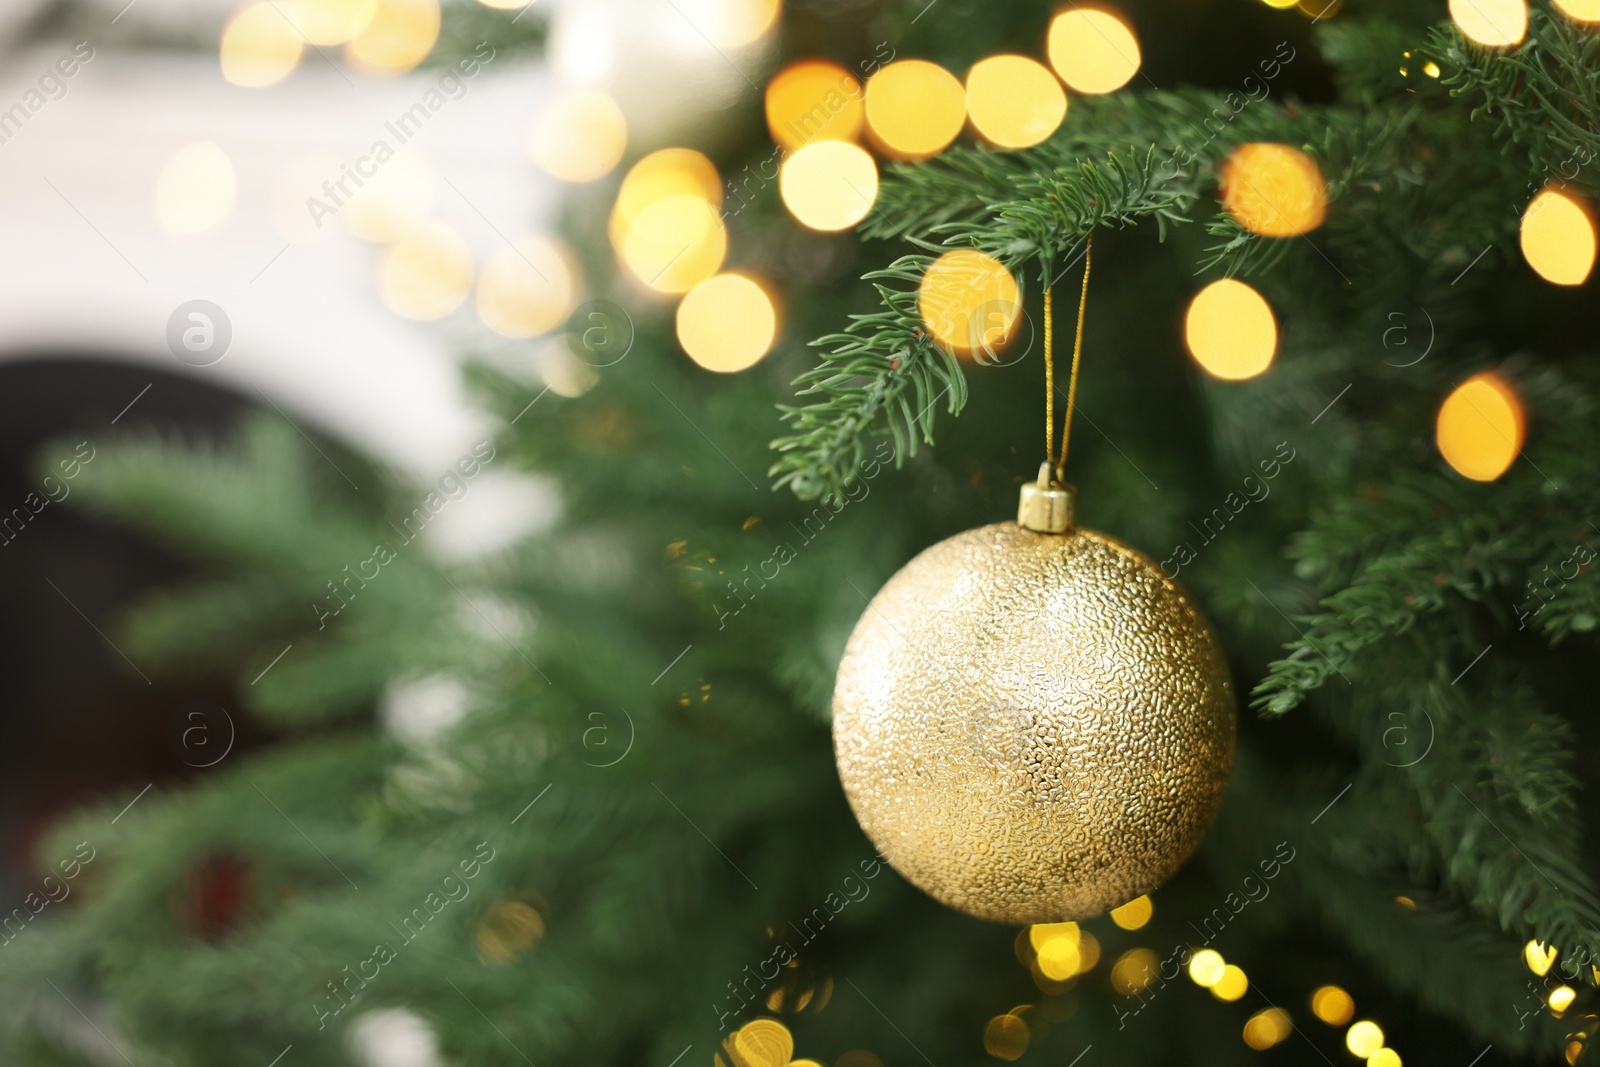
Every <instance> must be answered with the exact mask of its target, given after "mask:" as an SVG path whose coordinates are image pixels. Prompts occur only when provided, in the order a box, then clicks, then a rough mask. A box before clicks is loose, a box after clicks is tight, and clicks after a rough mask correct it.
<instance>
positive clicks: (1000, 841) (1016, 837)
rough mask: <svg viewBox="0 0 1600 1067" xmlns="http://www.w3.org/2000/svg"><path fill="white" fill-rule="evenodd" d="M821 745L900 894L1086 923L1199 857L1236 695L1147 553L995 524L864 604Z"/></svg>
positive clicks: (909, 570) (999, 915)
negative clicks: (912, 890)
mask: <svg viewBox="0 0 1600 1067" xmlns="http://www.w3.org/2000/svg"><path fill="white" fill-rule="evenodd" d="M833 739H834V752H835V755H836V756H837V758H838V761H839V776H840V778H841V779H842V780H843V782H844V788H845V793H846V795H847V796H848V797H849V799H850V805H851V807H852V808H854V809H855V813H856V818H858V819H859V820H860V821H861V826H862V828H863V829H864V830H866V832H867V836H868V837H870V838H871V839H872V841H873V843H874V844H875V845H877V846H878V849H879V851H880V852H882V853H883V855H884V857H885V858H886V859H888V860H889V862H890V863H891V864H893V865H894V867H895V869H896V870H898V871H900V873H901V874H903V875H905V876H906V878H908V879H909V880H910V881H911V882H913V883H914V884H916V885H917V886H920V887H921V888H922V889H923V890H925V891H926V892H927V893H929V894H931V895H932V896H933V897H935V898H936V899H938V900H940V901H942V902H944V903H945V904H948V905H950V906H951V907H953V908H957V909H959V910H961V911H964V912H967V913H968V914H970V915H976V916H979V917H980V918H985V919H994V920H998V921H1001V922H1009V923H1031V922H1051V921H1061V920H1066V919H1085V918H1089V917H1090V916H1094V915H1099V914H1102V913H1104V912H1105V911H1107V910H1109V909H1110V908H1113V907H1116V906H1118V905H1120V904H1123V903H1125V902H1127V901H1129V900H1131V899H1133V898H1134V897H1137V896H1139V895H1140V894H1142V893H1147V892H1149V891H1150V890H1152V889H1154V888H1156V887H1157V886H1159V885H1160V884H1161V883H1162V882H1164V881H1165V880H1166V879H1167V878H1169V877H1170V876H1171V875H1172V874H1173V872H1174V871H1176V870H1177V869H1178V867H1179V866H1180V865H1182V863H1183V861H1184V860H1186V859H1188V857H1189V855H1190V853H1192V852H1193V851H1194V849H1195V847H1196V846H1198V845H1199V843H1200V839H1201V838H1202V837H1203V836H1204V835H1205V831H1206V828H1207V827H1208V826H1209V825H1210V824H1211V820H1212V818H1213V817H1214V816H1215V815H1216V812H1217V808H1218V806H1219V805H1220V804H1221V803H1222V795H1223V793H1224V792H1225V791H1226V789H1227V784H1228V775H1229V772H1230V771H1231V770H1232V768H1233V746H1234V696H1233V686H1232V683H1231V681H1230V680H1229V677H1228V667H1227V663H1226V661H1225V660H1224V658H1223V654H1222V649H1221V647H1220V646H1219V644H1218V642H1217V638H1216V635H1215V633H1214V632H1213V631H1212V629H1211V626H1210V624H1209V623H1208V622H1207V621H1206V619H1205V617H1204V616H1203V615H1201V614H1200V612H1199V610H1198V609H1197V608H1196V607H1195V606H1194V604H1193V603H1192V602H1191V601H1190V599H1189V597H1188V594H1186V593H1185V592H1184V591H1183V589H1182V587H1180V586H1179V585H1178V584H1177V583H1175V582H1172V581H1169V580H1167V579H1165V578H1163V577H1162V575H1161V572H1160V570H1159V569H1158V568H1157V566H1156V565H1155V564H1154V563H1153V562H1151V560H1150V559H1149V558H1148V557H1146V556H1144V555H1143V554H1142V553H1139V552H1137V551H1135V550H1134V549H1132V548H1130V547H1128V546H1127V545H1124V544H1122V543H1121V542H1120V541H1117V540H1115V539H1114V538H1111V537H1107V536H1105V535H1104V534H1098V533H1095V532H1093V531H1090V530H1079V531H1078V532H1077V533H1075V534H1071V535H1052V534H1040V533H1034V532H1032V531H1030V530H1025V529H1023V528H1021V527H1020V526H1018V525H1016V524H1015V523H1009V522H1007V523H999V524H996V525H993V526H985V527H982V528H980V529H976V530H969V531H967V532H966V533H963V534H958V535H957V536H955V537H952V538H950V539H949V540H947V541H941V542H940V543H939V544H937V545H934V546H933V547H931V548H929V549H928V550H926V551H925V552H923V553H922V554H921V555H919V556H917V557H916V558H915V559H913V560H912V561H911V562H910V563H908V564H906V566H905V567H904V568H902V569H901V571H900V572H899V573H898V574H896V575H895V576H894V577H893V578H891V579H890V580H889V583H888V584H887V585H885V586H884V587H883V589H882V590H881V591H880V592H879V593H878V595H877V596H876V597H874V598H873V600H872V603H871V605H870V606H868V608H867V610H866V613H865V614H863V615H862V617H861V621H860V622H858V623H857V624H856V628H855V632H854V633H853V634H851V636H850V643H849V646H848V647H847V648H846V649H845V654H844V659H843V661H842V662H841V663H840V665H839V678H838V683H837V685H836V687H835V689H834V697H833Z"/></svg>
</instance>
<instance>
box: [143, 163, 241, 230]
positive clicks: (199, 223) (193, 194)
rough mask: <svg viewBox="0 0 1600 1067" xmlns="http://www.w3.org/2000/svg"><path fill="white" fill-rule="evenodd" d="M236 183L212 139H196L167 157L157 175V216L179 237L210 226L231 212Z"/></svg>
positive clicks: (214, 226)
mask: <svg viewBox="0 0 1600 1067" xmlns="http://www.w3.org/2000/svg"><path fill="white" fill-rule="evenodd" d="M238 188H239V183H238V179H237V178H236V177H235V175H234V171H233V163H232V161H231V160H229V159H228V154H227V153H226V152H224V151H223V150H222V149H221V148H220V147H219V146H218V145H217V143H216V142H215V141H198V142H196V143H195V144H191V145H187V146H185V147H183V148H180V149H178V150H177V151H176V152H174V153H172V155H171V156H169V157H168V158H167V162H166V164H165V165H163V166H162V168H161V173H160V175H159V176H158V177H157V178H156V217H157V218H158V219H159V220H160V222H161V228H162V229H163V230H165V231H166V232H167V233H170V234H173V235H175V236H179V237H189V236H193V235H195V234H201V233H205V232H206V231H207V230H213V229H215V228H217V227H218V226H220V225H222V223H223V222H225V221H227V219H228V216H229V215H231V214H232V213H233V202H234V198H235V196H236V194H237V193H238Z"/></svg>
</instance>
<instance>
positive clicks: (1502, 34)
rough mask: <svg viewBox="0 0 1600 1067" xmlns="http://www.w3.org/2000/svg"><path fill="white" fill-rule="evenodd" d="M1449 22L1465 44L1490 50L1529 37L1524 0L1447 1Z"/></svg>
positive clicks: (1519, 41)
mask: <svg viewBox="0 0 1600 1067" xmlns="http://www.w3.org/2000/svg"><path fill="white" fill-rule="evenodd" d="M1450 18H1451V20H1452V21H1453V22H1455V24H1456V28H1457V29H1458V30H1460V31H1461V32H1462V33H1463V34H1465V35H1466V37H1467V39H1468V40H1471V41H1476V42H1477V43H1478V44H1481V45H1485V46H1487V47H1490V48H1504V47H1509V46H1510V45H1514V44H1520V43H1522V38H1523V37H1525V36H1526V35H1527V33H1528V5H1527V3H1526V2H1525V0H1450Z"/></svg>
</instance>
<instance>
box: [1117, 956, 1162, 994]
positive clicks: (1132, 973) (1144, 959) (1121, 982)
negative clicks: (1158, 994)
mask: <svg viewBox="0 0 1600 1067" xmlns="http://www.w3.org/2000/svg"><path fill="white" fill-rule="evenodd" d="M1159 965H1160V960H1158V959H1157V958H1156V954H1155V953H1154V952H1151V951H1150V950H1149V949H1147V948H1131V949H1129V950H1128V951H1126V952H1124V953H1123V954H1122V955H1121V956H1118V957H1117V962H1116V963H1113V964H1112V965H1111V988H1112V989H1115V990H1116V991H1117V992H1118V993H1121V994H1122V995H1123V996H1125V997H1131V996H1135V995H1137V994H1139V993H1142V992H1144V991H1145V989H1146V988H1148V987H1149V985H1150V983H1152V982H1154V981H1155V980H1156V968H1157V967H1158V966H1159Z"/></svg>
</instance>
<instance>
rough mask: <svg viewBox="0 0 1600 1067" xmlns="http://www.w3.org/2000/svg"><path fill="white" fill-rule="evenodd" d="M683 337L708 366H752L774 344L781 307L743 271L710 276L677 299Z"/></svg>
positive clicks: (728, 368)
mask: <svg viewBox="0 0 1600 1067" xmlns="http://www.w3.org/2000/svg"><path fill="white" fill-rule="evenodd" d="M677 325H678V343H679V344H680V345H682V346H683V350H684V352H686V353H688V355H689V358H690V359H692V360H694V361H695V362H696V363H698V364H699V365H700V366H702V367H704V368H705V369H706V370H711V371H718V372H721V373H724V374H729V373H732V372H734V371H741V370H744V369H745V368H747V367H752V366H754V365H755V364H756V363H758V362H759V361H760V360H761V357H762V356H764V355H766V354H767V352H768V351H769V350H770V349H771V348H772V341H773V338H774V337H776V336H777V332H778V313H777V310H776V309H775V308H774V307H773V305H772V298H771V297H770V296H768V295H767V293H766V290H764V289H762V288H761V286H760V285H758V284H756V283H755V282H754V281H752V280H751V279H749V278H747V277H745V276H744V275H742V274H719V275H717V276H716V277H714V278H707V279H706V280H705V281H703V282H701V283H700V284H699V285H697V286H695V287H694V288H693V289H691V290H689V294H688V295H687V296H685V297H684V298H683V302H682V303H680V304H679V305H678V320H677Z"/></svg>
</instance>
